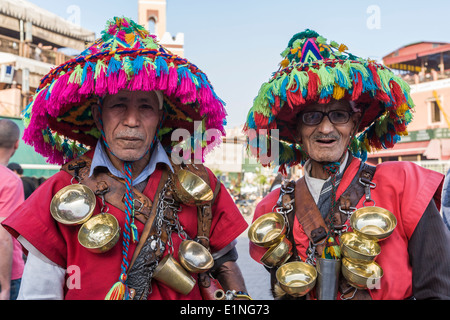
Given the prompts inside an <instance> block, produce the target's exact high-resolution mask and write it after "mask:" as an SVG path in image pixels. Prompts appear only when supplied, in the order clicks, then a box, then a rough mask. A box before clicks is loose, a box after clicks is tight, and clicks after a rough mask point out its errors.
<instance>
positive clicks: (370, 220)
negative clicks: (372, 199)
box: [350, 207, 397, 240]
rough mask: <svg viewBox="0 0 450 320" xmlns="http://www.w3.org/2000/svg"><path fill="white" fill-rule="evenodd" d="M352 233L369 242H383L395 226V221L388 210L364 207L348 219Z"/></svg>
mask: <svg viewBox="0 0 450 320" xmlns="http://www.w3.org/2000/svg"><path fill="white" fill-rule="evenodd" d="M350 225H351V227H352V229H353V232H355V233H356V234H358V235H360V236H361V237H364V238H366V239H370V240H384V239H386V238H387V237H389V236H390V235H391V234H392V232H393V231H394V229H395V227H396V226H397V219H396V218H395V216H394V215H393V214H392V213H391V212H390V211H388V210H386V209H383V208H380V207H364V208H361V209H358V210H356V211H355V212H353V214H352V216H351V217H350Z"/></svg>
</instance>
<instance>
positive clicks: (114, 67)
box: [106, 57, 122, 77]
mask: <svg viewBox="0 0 450 320" xmlns="http://www.w3.org/2000/svg"><path fill="white" fill-rule="evenodd" d="M120 69H122V63H120V61H117V60H116V59H114V57H112V58H111V60H109V65H108V71H107V72H106V76H107V77H109V76H110V75H111V73H117V72H119V70H120Z"/></svg>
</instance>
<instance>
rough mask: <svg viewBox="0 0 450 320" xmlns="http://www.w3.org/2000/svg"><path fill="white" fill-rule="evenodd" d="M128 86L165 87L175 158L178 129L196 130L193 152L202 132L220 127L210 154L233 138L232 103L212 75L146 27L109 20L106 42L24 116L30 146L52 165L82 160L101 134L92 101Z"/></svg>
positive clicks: (207, 144)
mask: <svg viewBox="0 0 450 320" xmlns="http://www.w3.org/2000/svg"><path fill="white" fill-rule="evenodd" d="M123 89H127V90H132V91H137V90H143V91H152V90H161V92H162V93H163V95H164V112H165V115H164V123H163V124H162V127H161V129H160V130H159V133H158V138H159V140H160V141H161V143H162V145H163V146H164V148H165V149H166V151H167V152H168V153H170V152H171V151H172V149H173V147H174V146H175V145H177V144H178V145H179V143H180V142H179V141H171V133H172V132H173V131H174V130H175V129H178V128H180V129H186V130H188V131H189V132H190V133H191V141H184V145H185V147H186V148H190V147H191V145H193V144H194V143H198V141H196V142H194V138H193V137H194V134H193V133H194V131H196V132H197V135H198V132H199V131H201V133H202V134H203V133H204V132H206V131H207V130H208V129H216V130H218V134H217V135H215V138H214V139H211V138H207V139H202V141H204V142H202V145H201V147H202V151H203V153H202V155H203V156H204V155H205V154H206V153H207V152H208V151H209V150H211V149H212V148H213V147H214V146H215V145H217V144H219V143H220V142H221V141H220V140H221V137H222V136H223V135H225V130H224V125H225V118H226V112H225V109H224V103H223V101H221V100H220V98H219V97H217V95H216V94H215V92H214V90H213V88H212V86H211V84H210V83H209V81H208V78H207V76H206V74H204V73H203V72H202V71H201V70H200V69H199V68H198V67H197V66H195V65H194V64H192V63H190V62H189V61H187V60H186V59H183V58H181V57H179V56H177V55H175V54H172V53H171V52H169V51H168V50H167V49H165V48H164V47H163V46H162V45H160V44H159V43H158V42H157V40H156V36H154V35H151V34H150V33H149V32H148V31H147V30H145V29H144V28H143V27H142V26H141V25H139V24H137V23H135V22H134V21H132V20H130V19H128V18H117V17H116V18H113V19H111V20H110V21H108V22H107V25H106V29H105V30H104V31H102V37H101V38H100V39H98V40H96V42H95V43H93V44H92V45H91V46H90V47H88V48H87V49H86V50H84V51H83V52H82V53H81V54H80V55H79V56H77V57H75V58H74V59H71V60H69V61H67V62H65V63H64V64H62V65H60V66H58V67H56V68H54V69H53V70H52V71H50V72H49V73H48V74H47V75H46V76H44V77H43V78H42V80H41V83H40V86H39V88H38V89H37V91H36V93H35V95H34V96H33V98H32V101H31V103H30V104H29V105H28V106H27V108H26V110H25V111H24V123H25V130H24V137H23V139H24V141H25V142H26V143H27V144H29V145H32V146H34V148H35V150H36V151H37V152H38V153H40V154H41V155H43V156H44V157H48V159H47V162H49V163H54V164H63V163H65V162H67V161H69V160H71V159H74V158H76V157H77V156H79V155H81V154H83V153H84V152H86V151H87V150H88V149H89V148H90V147H94V146H95V144H96V142H97V140H98V139H99V137H100V136H101V133H100V131H99V130H98V129H97V128H96V126H95V123H94V120H93V117H92V115H91V108H90V107H91V104H92V103H95V102H96V101H97V100H98V97H103V96H104V95H106V94H115V93H117V92H118V91H119V90H123ZM194 122H196V123H197V126H196V128H194ZM199 123H200V124H201V125H200V126H199V125H198V124H199ZM213 131H214V130H213ZM210 132H211V131H210ZM210 140H212V141H210ZM193 149H195V148H190V150H192V151H191V153H193V152H194V151H193Z"/></svg>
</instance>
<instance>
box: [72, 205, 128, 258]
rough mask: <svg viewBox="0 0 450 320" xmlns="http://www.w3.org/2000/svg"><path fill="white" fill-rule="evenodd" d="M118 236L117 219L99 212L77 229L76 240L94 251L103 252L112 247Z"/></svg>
mask: <svg viewBox="0 0 450 320" xmlns="http://www.w3.org/2000/svg"><path fill="white" fill-rule="evenodd" d="M119 237H120V227H119V222H118V221H117V219H116V218H115V217H114V216H113V215H111V214H109V213H100V214H98V215H96V216H94V217H92V218H91V219H89V220H88V221H87V222H85V223H84V224H83V225H82V226H81V228H80V230H78V242H79V243H80V244H81V245H82V246H83V247H85V248H86V249H88V250H89V251H91V252H94V253H104V252H106V251H108V250H110V249H111V248H112V247H114V246H115V245H116V243H117V241H118V240H119Z"/></svg>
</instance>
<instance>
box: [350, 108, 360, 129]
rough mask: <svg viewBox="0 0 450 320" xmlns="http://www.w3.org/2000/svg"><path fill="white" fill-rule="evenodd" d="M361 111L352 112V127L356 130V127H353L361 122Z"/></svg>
mask: <svg viewBox="0 0 450 320" xmlns="http://www.w3.org/2000/svg"><path fill="white" fill-rule="evenodd" d="M361 117H362V114H361V112H355V113H353V114H352V121H353V129H354V130H358V128H355V127H356V126H359V125H360V124H361Z"/></svg>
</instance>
